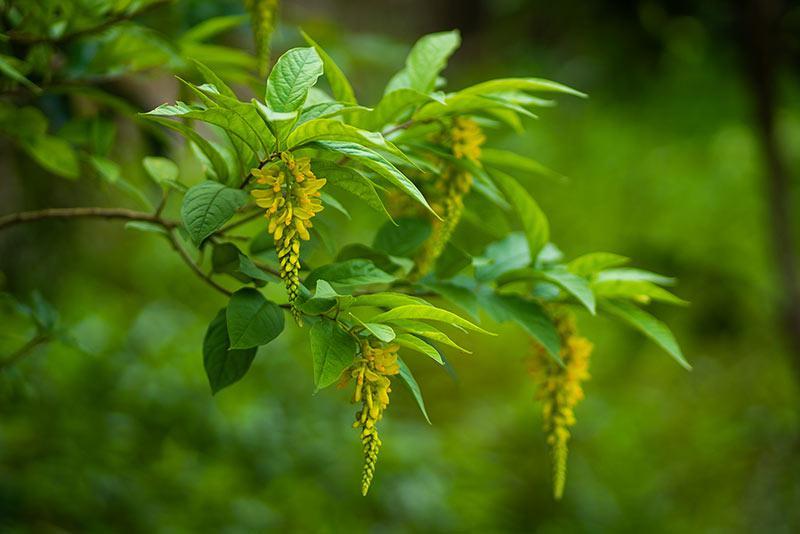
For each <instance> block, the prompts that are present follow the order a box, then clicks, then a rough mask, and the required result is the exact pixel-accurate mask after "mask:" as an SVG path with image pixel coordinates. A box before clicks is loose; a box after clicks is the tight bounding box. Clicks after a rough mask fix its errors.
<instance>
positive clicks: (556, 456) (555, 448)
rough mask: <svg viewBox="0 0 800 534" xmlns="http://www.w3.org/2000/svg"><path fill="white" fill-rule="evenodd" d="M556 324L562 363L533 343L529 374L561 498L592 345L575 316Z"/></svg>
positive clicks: (564, 317) (557, 494) (556, 491)
mask: <svg viewBox="0 0 800 534" xmlns="http://www.w3.org/2000/svg"><path fill="white" fill-rule="evenodd" d="M556 327H557V329H558V333H559V337H560V338H561V354H560V355H561V359H562V361H563V362H564V366H563V367H562V366H560V365H558V364H557V363H556V362H554V361H553V360H552V358H551V357H550V356H549V355H548V354H547V353H546V352H545V350H544V348H543V347H542V346H541V345H539V344H536V345H535V346H534V356H533V359H532V360H531V373H532V374H533V376H534V378H535V379H536V382H537V385H538V391H537V394H536V398H537V400H539V401H541V402H542V420H543V427H544V432H545V434H546V435H547V444H548V445H549V446H550V452H551V455H552V458H553V494H554V496H555V498H556V499H560V498H561V496H562V495H563V494H564V483H565V482H566V475H567V442H568V441H569V438H570V432H569V428H570V427H571V426H573V425H574V424H575V413H574V408H575V405H577V404H578V402H580V401H581V400H582V399H583V397H584V393H583V388H582V387H581V384H582V382H584V381H586V380H588V379H589V356H590V354H591V353H592V344H591V343H590V342H589V341H588V340H587V339H586V338H583V337H581V336H579V335H578V334H577V330H576V326H575V319H574V317H572V315H570V314H568V313H564V314H562V315H559V316H558V317H556Z"/></svg>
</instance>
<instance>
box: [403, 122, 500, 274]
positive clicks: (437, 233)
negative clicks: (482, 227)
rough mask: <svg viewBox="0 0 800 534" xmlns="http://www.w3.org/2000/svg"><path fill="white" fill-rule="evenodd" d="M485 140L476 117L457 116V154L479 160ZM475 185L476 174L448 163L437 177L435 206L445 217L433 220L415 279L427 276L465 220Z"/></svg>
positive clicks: (452, 134) (452, 131)
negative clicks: (466, 203) (466, 204)
mask: <svg viewBox="0 0 800 534" xmlns="http://www.w3.org/2000/svg"><path fill="white" fill-rule="evenodd" d="M485 141H486V136H485V135H483V133H482V132H481V128H480V126H478V123H476V122H475V121H474V120H472V119H467V118H463V117H456V118H455V119H453V126H452V128H451V129H450V132H449V142H450V145H451V149H452V152H453V155H454V156H455V157H456V158H458V159H463V158H468V159H470V160H472V161H474V162H476V163H477V162H478V158H480V155H481V145H482V144H483V143H484V142H485ZM471 188H472V175H471V174H470V173H468V172H466V171H464V170H462V169H458V168H456V167H454V166H452V165H446V166H445V168H444V170H443V171H442V173H441V174H440V175H439V176H438V177H437V179H436V181H435V186H434V197H435V198H437V199H438V200H434V203H433V204H432V206H431V207H432V208H433V209H434V210H435V211H436V212H437V213H439V214H440V216H441V218H442V220H433V221H431V225H432V229H431V236H430V237H429V238H428V240H427V241H426V242H425V244H424V245H423V247H422V249H421V250H420V252H419V254H418V255H417V258H416V266H415V269H414V272H413V273H411V278H412V279H419V278H421V277H423V276H425V275H426V274H427V273H428V272H429V271H430V270H431V268H433V266H434V264H435V263H436V260H437V259H438V258H439V256H440V255H441V254H442V251H443V250H444V247H445V245H446V244H447V242H448V241H449V240H450V237H452V235H453V232H454V231H455V229H456V226H458V223H459V221H460V220H461V214H462V213H463V211H464V196H465V195H466V194H467V193H469V191H470V189H471Z"/></svg>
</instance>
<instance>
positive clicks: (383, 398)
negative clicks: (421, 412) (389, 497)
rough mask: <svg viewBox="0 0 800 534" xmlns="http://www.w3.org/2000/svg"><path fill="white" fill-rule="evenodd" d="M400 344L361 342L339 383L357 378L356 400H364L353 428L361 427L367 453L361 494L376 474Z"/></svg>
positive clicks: (367, 489) (365, 452) (342, 385)
mask: <svg viewBox="0 0 800 534" xmlns="http://www.w3.org/2000/svg"><path fill="white" fill-rule="evenodd" d="M398 349H399V346H398V345H386V346H377V347H373V346H372V345H370V344H369V342H366V341H365V342H364V343H363V344H362V346H361V358H359V360H358V361H357V362H356V363H354V364H353V365H352V366H351V367H350V368H349V369H348V370H346V371H345V372H344V374H343V375H342V382H341V383H340V384H339V387H344V386H345V385H346V384H347V383H348V382H349V381H350V380H351V379H354V380H355V384H356V387H355V391H354V393H353V402H354V403H359V402H360V403H361V409H360V410H359V411H358V412H356V420H355V422H354V423H353V428H358V429H360V436H361V446H362V450H363V453H364V470H363V474H362V478H361V494H362V495H366V494H367V492H368V491H369V487H370V485H371V484H372V478H373V477H374V476H375V462H376V461H377V460H378V451H379V450H380V447H381V440H380V437H379V436H378V428H377V426H376V425H377V423H378V421H380V419H381V418H382V417H383V412H384V410H386V407H387V406H388V405H389V393H390V392H391V391H392V388H391V381H390V380H389V377H390V376H392V375H396V374H398V373H399V372H400V366H399V365H398V364H397V350H398Z"/></svg>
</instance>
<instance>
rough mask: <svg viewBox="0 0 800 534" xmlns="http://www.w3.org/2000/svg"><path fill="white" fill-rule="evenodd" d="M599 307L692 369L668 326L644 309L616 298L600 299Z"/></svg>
mask: <svg viewBox="0 0 800 534" xmlns="http://www.w3.org/2000/svg"><path fill="white" fill-rule="evenodd" d="M600 309H602V310H603V311H606V312H608V313H610V314H611V315H614V316H616V317H618V318H620V319H622V320H623V321H624V322H626V323H628V324H629V325H631V326H632V327H634V328H635V329H637V330H639V331H640V332H641V333H643V334H644V335H646V336H647V337H649V338H650V339H652V340H653V341H654V342H655V343H656V344H657V345H658V346H659V347H661V348H662V349H664V350H665V351H667V353H668V354H669V355H670V356H672V357H673V358H675V360H676V361H677V362H678V363H679V364H681V366H683V367H684V368H685V369H687V370H691V369H692V366H691V365H689V362H687V361H686V359H685V358H684V357H683V353H682V352H681V348H680V346H679V345H678V342H677V341H676V340H675V336H674V335H673V334H672V332H671V331H670V329H669V327H668V326H667V325H665V324H664V323H662V322H661V321H659V320H658V319H656V318H655V317H653V316H652V315H650V314H649V313H647V312H646V311H644V310H642V309H640V308H639V307H637V306H636V305H635V304H632V303H630V302H627V301H624V300H616V299H615V300H606V299H603V300H601V301H600Z"/></svg>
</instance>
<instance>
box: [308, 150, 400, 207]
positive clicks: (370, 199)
mask: <svg viewBox="0 0 800 534" xmlns="http://www.w3.org/2000/svg"><path fill="white" fill-rule="evenodd" d="M311 168H312V170H313V171H314V174H315V175H317V176H319V177H321V178H325V179H326V180H327V181H328V184H329V185H332V186H335V187H339V188H341V189H344V190H345V191H347V192H348V193H351V194H353V195H355V196H357V197H358V198H360V199H361V200H363V201H364V203H365V204H366V205H367V206H369V207H370V208H372V209H374V210H375V211H377V212H378V213H381V214H383V215H385V216H386V217H388V218H389V219H390V220H391V215H389V212H388V211H387V210H386V207H385V206H384V205H383V201H382V200H381V197H380V196H379V195H378V192H377V191H376V190H375V185H373V183H372V182H371V181H370V180H369V178H367V177H366V176H364V175H363V174H361V173H360V172H359V171H358V170H356V169H354V168H353V167H345V166H342V165H337V164H336V163H334V162H332V161H327V160H314V161H313V162H312V163H311Z"/></svg>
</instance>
